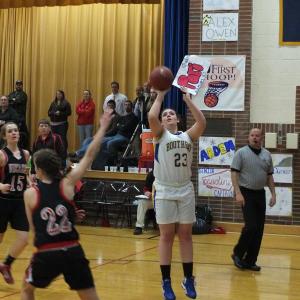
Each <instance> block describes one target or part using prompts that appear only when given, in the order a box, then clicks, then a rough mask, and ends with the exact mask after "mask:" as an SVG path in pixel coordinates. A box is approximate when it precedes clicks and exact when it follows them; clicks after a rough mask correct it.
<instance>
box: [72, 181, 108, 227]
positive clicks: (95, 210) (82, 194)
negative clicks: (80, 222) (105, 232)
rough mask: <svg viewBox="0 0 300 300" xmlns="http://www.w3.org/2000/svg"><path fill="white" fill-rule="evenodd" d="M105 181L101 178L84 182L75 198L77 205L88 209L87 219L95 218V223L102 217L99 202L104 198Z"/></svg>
mask: <svg viewBox="0 0 300 300" xmlns="http://www.w3.org/2000/svg"><path fill="white" fill-rule="evenodd" d="M103 192H104V182H103V181H99V180H87V181H85V182H84V183H83V185H82V187H81V189H80V191H79V192H77V194H76V196H75V198H74V200H75V203H76V205H77V206H78V207H79V208H81V209H84V210H85V211H86V218H85V220H87V221H89V218H95V220H94V225H96V224H97V220H98V219H99V217H100V213H101V209H100V206H99V204H98V202H99V201H101V199H102V198H103Z"/></svg>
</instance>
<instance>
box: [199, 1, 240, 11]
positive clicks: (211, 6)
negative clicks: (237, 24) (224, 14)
mask: <svg viewBox="0 0 300 300" xmlns="http://www.w3.org/2000/svg"><path fill="white" fill-rule="evenodd" d="M237 9H239V0H203V10H237Z"/></svg>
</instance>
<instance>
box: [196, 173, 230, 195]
mask: <svg viewBox="0 0 300 300" xmlns="http://www.w3.org/2000/svg"><path fill="white" fill-rule="evenodd" d="M198 195H199V196H206V197H223V198H225V197H230V198H232V197H233V187H232V183H231V177H230V169H214V168H199V170H198Z"/></svg>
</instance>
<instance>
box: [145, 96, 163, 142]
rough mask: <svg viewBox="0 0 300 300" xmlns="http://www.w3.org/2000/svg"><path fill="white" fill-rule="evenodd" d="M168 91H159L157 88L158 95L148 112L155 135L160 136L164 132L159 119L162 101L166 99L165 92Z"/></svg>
mask: <svg viewBox="0 0 300 300" xmlns="http://www.w3.org/2000/svg"><path fill="white" fill-rule="evenodd" d="M167 92H168V91H158V90H156V93H157V97H156V99H155V101H154V103H153V105H152V107H151V109H150V111H149V113H148V122H149V125H150V128H151V131H152V133H153V136H154V137H156V138H158V137H160V136H161V135H162V133H163V130H164V128H163V126H162V124H161V122H160V119H159V114H160V110H161V106H162V103H163V101H164V97H165V94H166V93H167Z"/></svg>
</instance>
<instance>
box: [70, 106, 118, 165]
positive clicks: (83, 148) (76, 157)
mask: <svg viewBox="0 0 300 300" xmlns="http://www.w3.org/2000/svg"><path fill="white" fill-rule="evenodd" d="M107 107H108V108H109V109H112V111H113V112H112V121H111V123H110V125H109V127H108V128H107V131H106V134H105V137H106V136H112V135H114V134H115V133H116V131H117V129H116V128H117V124H118V121H119V118H120V116H119V115H118V114H117V113H116V110H115V108H116V102H115V101H114V100H109V101H108V102H107ZM92 140H93V137H89V138H86V139H85V140H84V141H83V143H82V146H81V147H80V148H79V149H78V150H76V151H75V152H74V153H69V157H70V159H71V161H72V162H74V163H75V162H76V163H77V162H78V161H79V159H80V158H81V157H83V155H84V154H85V152H86V150H87V148H88V146H89V144H90V143H91V142H92Z"/></svg>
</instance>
